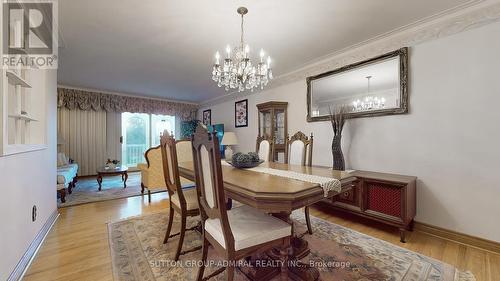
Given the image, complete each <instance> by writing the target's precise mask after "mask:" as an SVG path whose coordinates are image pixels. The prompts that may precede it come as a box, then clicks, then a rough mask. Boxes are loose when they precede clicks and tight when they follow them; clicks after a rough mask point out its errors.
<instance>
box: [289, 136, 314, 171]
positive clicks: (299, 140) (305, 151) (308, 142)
mask: <svg viewBox="0 0 500 281" xmlns="http://www.w3.org/2000/svg"><path fill="white" fill-rule="evenodd" d="M312 149H313V135H312V134H311V136H310V137H309V138H308V137H307V136H306V135H305V134H304V133H302V132H301V131H298V132H297V133H295V134H294V135H293V136H291V137H290V138H289V137H288V136H287V137H286V144H285V163H287V164H292V165H302V166H305V165H307V166H312Z"/></svg>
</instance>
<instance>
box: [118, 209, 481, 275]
mask: <svg viewBox="0 0 500 281" xmlns="http://www.w3.org/2000/svg"><path fill="white" fill-rule="evenodd" d="M292 217H293V219H294V221H295V226H296V228H297V229H298V231H304V230H305V228H304V227H303V226H304V225H305V222H304V220H303V213H297V215H293V216H292ZM311 219H312V223H313V226H314V234H313V235H306V236H305V237H304V238H305V239H306V240H307V241H308V243H309V245H310V248H311V254H310V255H309V256H307V257H305V258H304V259H303V260H302V261H303V262H305V263H308V264H314V265H315V267H317V268H318V269H319V271H320V278H321V280H338V281H344V280H345V281H348V280H359V281H378V280H390V281H399V280H401V281H403V280H404V281H420V280H432V281H437V280H441V281H474V280H475V278H474V276H473V275H472V273H470V272H463V271H459V270H457V269H456V268H454V267H453V266H451V265H449V264H446V263H443V262H440V261H438V260H435V259H432V258H430V257H427V256H424V255H420V254H418V253H415V252H412V251H409V250H406V249H403V248H401V247H398V246H395V245H393V244H390V243H388V242H385V241H382V240H379V239H376V238H373V237H370V236H367V235H364V234H362V233H359V232H356V231H353V230H351V229H348V228H345V227H342V226H339V225H336V224H333V223H330V222H327V221H324V220H322V219H318V218H315V217H311ZM167 220H168V213H166V212H161V213H156V214H152V215H147V216H140V217H134V218H130V219H127V220H123V221H119V222H113V223H110V224H108V232H109V241H110V247H111V256H112V261H113V274H114V279H115V281H118V280H126V281H132V280H136V281H163V280H165V281H166V280H196V274H197V271H198V267H197V265H198V263H197V261H199V259H200V257H201V250H198V251H194V252H191V253H188V254H186V255H182V256H181V258H180V261H179V262H174V261H173V258H174V255H175V251H176V247H177V242H178V237H173V238H171V239H170V240H169V242H168V243H167V244H166V245H164V244H163V238H164V235H165V231H166V226H167ZM197 220H198V218H188V227H189V226H193V225H195V224H196V223H197ZM179 224H180V218H179V217H178V216H176V217H175V218H174V223H173V229H172V232H173V233H175V232H177V231H178V229H179ZM199 245H201V235H200V234H199V233H198V232H196V231H188V232H187V233H186V237H185V240H184V246H183V249H184V250H187V249H192V248H193V247H196V246H199ZM209 261H210V262H209V265H210V266H209V267H207V268H206V270H205V276H207V275H208V274H210V273H212V272H214V271H215V270H217V268H218V266H219V265H220V263H218V261H220V259H219V258H218V257H217V256H216V253H215V251H214V250H213V248H210V249H209ZM236 272H237V273H236V278H235V280H242V281H243V280H248V279H247V278H246V277H245V276H244V275H243V274H242V273H240V272H239V271H236ZM224 278H225V276H224V274H219V275H217V276H216V277H214V278H212V279H211V280H225V279H224ZM275 279H276V280H278V278H275Z"/></svg>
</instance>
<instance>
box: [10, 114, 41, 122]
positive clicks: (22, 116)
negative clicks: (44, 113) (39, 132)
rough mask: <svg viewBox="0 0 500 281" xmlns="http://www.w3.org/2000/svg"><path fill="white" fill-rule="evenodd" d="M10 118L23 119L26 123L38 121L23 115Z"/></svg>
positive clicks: (12, 115)
mask: <svg viewBox="0 0 500 281" xmlns="http://www.w3.org/2000/svg"><path fill="white" fill-rule="evenodd" d="M9 117H10V118H14V119H21V120H24V121H38V120H37V119H34V118H32V117H30V116H29V115H23V114H15V115H14V114H10V115H9Z"/></svg>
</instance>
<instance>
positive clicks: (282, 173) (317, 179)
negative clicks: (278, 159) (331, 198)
mask: <svg viewBox="0 0 500 281" xmlns="http://www.w3.org/2000/svg"><path fill="white" fill-rule="evenodd" d="M221 162H222V165H226V166H231V165H230V164H229V163H227V162H226V161H221ZM231 167H232V166H231ZM245 170H249V171H253V172H258V173H265V174H269V175H273V176H278V177H284V178H289V179H294V180H300V181H305V182H311V183H317V184H319V185H320V186H321V188H323V193H324V196H325V197H328V193H329V192H330V191H335V192H341V191H342V184H341V183H340V181H339V180H338V179H334V178H328V177H322V176H315V175H308V174H302V173H298V172H294V171H288V170H279V169H272V168H267V167H255V168H250V169H245Z"/></svg>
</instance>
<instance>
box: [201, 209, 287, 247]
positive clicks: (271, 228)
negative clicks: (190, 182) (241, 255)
mask: <svg viewBox="0 0 500 281" xmlns="http://www.w3.org/2000/svg"><path fill="white" fill-rule="evenodd" d="M227 218H228V220H229V226H230V228H231V231H232V233H233V236H234V248H235V250H236V251H238V250H241V249H245V248H250V247H252V246H255V245H260V244H264V243H266V242H269V241H273V240H276V239H280V238H283V237H288V236H290V234H291V233H292V227H291V226H290V225H289V224H288V223H286V222H284V221H282V220H280V219H278V218H275V217H273V216H271V215H268V214H266V213H264V212H261V211H259V210H257V209H255V208H252V207H249V206H246V205H243V206H241V207H237V208H233V209H231V210H229V211H228V212H227ZM205 231H207V232H208V233H210V235H211V236H212V237H213V238H214V239H215V240H217V242H219V244H220V245H221V246H222V247H224V248H226V242H225V241H224V234H223V230H222V226H221V224H220V220H219V219H207V220H206V221H205Z"/></svg>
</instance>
